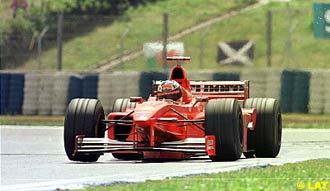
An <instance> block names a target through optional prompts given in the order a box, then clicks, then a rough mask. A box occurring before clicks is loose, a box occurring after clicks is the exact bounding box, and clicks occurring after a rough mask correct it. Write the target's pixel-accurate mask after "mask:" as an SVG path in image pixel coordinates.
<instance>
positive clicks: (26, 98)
mask: <svg viewBox="0 0 330 191" xmlns="http://www.w3.org/2000/svg"><path fill="white" fill-rule="evenodd" d="M167 77H168V73H162V72H112V73H100V74H99V73H92V74H91V73H83V74H81V73H80V74H77V73H36V72H34V73H4V72H2V73H1V72H0V84H1V91H0V93H1V94H0V114H1V115H4V114H10V115H18V114H24V115H64V114H65V110H66V107H67V104H68V103H69V101H70V100H71V99H73V98H97V99H99V100H101V102H102V104H103V106H104V110H105V112H109V111H110V109H111V107H112V103H113V101H114V100H115V99H117V98H123V97H132V96H142V97H144V98H147V96H148V95H149V93H150V92H151V88H152V80H164V79H167ZM188 77H189V79H191V80H223V81H226V80H249V81H250V96H251V97H273V98H276V99H279V100H280V102H281V108H282V112H285V113H288V112H295V113H314V114H323V113H324V114H330V98H329V97H328V96H327V95H330V86H329V85H328V84H327V83H326V82H329V81H330V70H312V71H302V70H278V69H267V70H266V69H257V70H246V71H242V72H240V73H239V72H212V71H202V72H200V71H198V72H197V71H195V72H194V71H193V72H189V73H188Z"/></svg>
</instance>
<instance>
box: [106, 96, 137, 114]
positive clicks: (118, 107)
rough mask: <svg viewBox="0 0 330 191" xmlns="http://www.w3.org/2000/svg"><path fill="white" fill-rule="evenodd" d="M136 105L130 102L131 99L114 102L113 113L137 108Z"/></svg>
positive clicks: (120, 99)
mask: <svg viewBox="0 0 330 191" xmlns="http://www.w3.org/2000/svg"><path fill="white" fill-rule="evenodd" d="M136 104H137V103H135V102H130V99H129V98H119V99H116V100H115V101H114V103H113V106H112V109H111V112H122V111H123V110H124V109H126V108H135V107H136Z"/></svg>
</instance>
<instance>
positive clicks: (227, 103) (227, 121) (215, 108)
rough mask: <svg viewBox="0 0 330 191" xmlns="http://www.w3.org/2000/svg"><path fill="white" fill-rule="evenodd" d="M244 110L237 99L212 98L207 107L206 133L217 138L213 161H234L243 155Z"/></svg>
mask: <svg viewBox="0 0 330 191" xmlns="http://www.w3.org/2000/svg"><path fill="white" fill-rule="evenodd" d="M241 131H243V119H242V110H241V107H240V106H239V104H238V102H237V101H236V100H235V99H216V100H210V101H209V102H208V103H207V104H206V108H205V135H214V136H215V138H216V156H210V158H211V160H212V161H233V160H237V159H239V158H240V157H241V155H242V140H241V138H240V133H241Z"/></svg>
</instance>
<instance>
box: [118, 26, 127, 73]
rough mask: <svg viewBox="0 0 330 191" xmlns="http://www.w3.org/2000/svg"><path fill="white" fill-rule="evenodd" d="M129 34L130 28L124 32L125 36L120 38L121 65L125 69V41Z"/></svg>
mask: <svg viewBox="0 0 330 191" xmlns="http://www.w3.org/2000/svg"><path fill="white" fill-rule="evenodd" d="M128 32H129V28H126V30H125V31H124V32H123V34H122V35H121V37H120V65H121V66H122V67H123V64H124V60H123V57H124V48H125V47H124V39H125V38H126V36H127V34H128Z"/></svg>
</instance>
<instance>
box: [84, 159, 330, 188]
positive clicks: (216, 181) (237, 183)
mask: <svg viewBox="0 0 330 191" xmlns="http://www.w3.org/2000/svg"><path fill="white" fill-rule="evenodd" d="M329 164H330V160H329V159H320V160H310V161H305V162H300V163H294V164H285V165H282V166H270V167H266V168H262V169H260V168H251V169H242V170H238V171H232V172H223V173H218V174H212V175H202V176H189V177H184V178H173V179H166V180H160V181H146V182H144V183H130V184H117V185H110V186H99V187H90V188H86V189H84V190H88V191H89V190H96V191H103V190H104V191H105V190H107V191H108V190H116V191H124V190H134V191H142V190H143V191H145V190H150V191H151V190H159V191H161V190H180V191H181V190H190V191H200V190H239V191H240V190H242V191H258V190H259V191H261V190H263V191H266V190H267V191H272V190H274V191H279V190H330V174H329V171H330V165H329ZM323 182H324V183H323ZM318 186H324V187H318ZM317 188H319V189H317Z"/></svg>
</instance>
